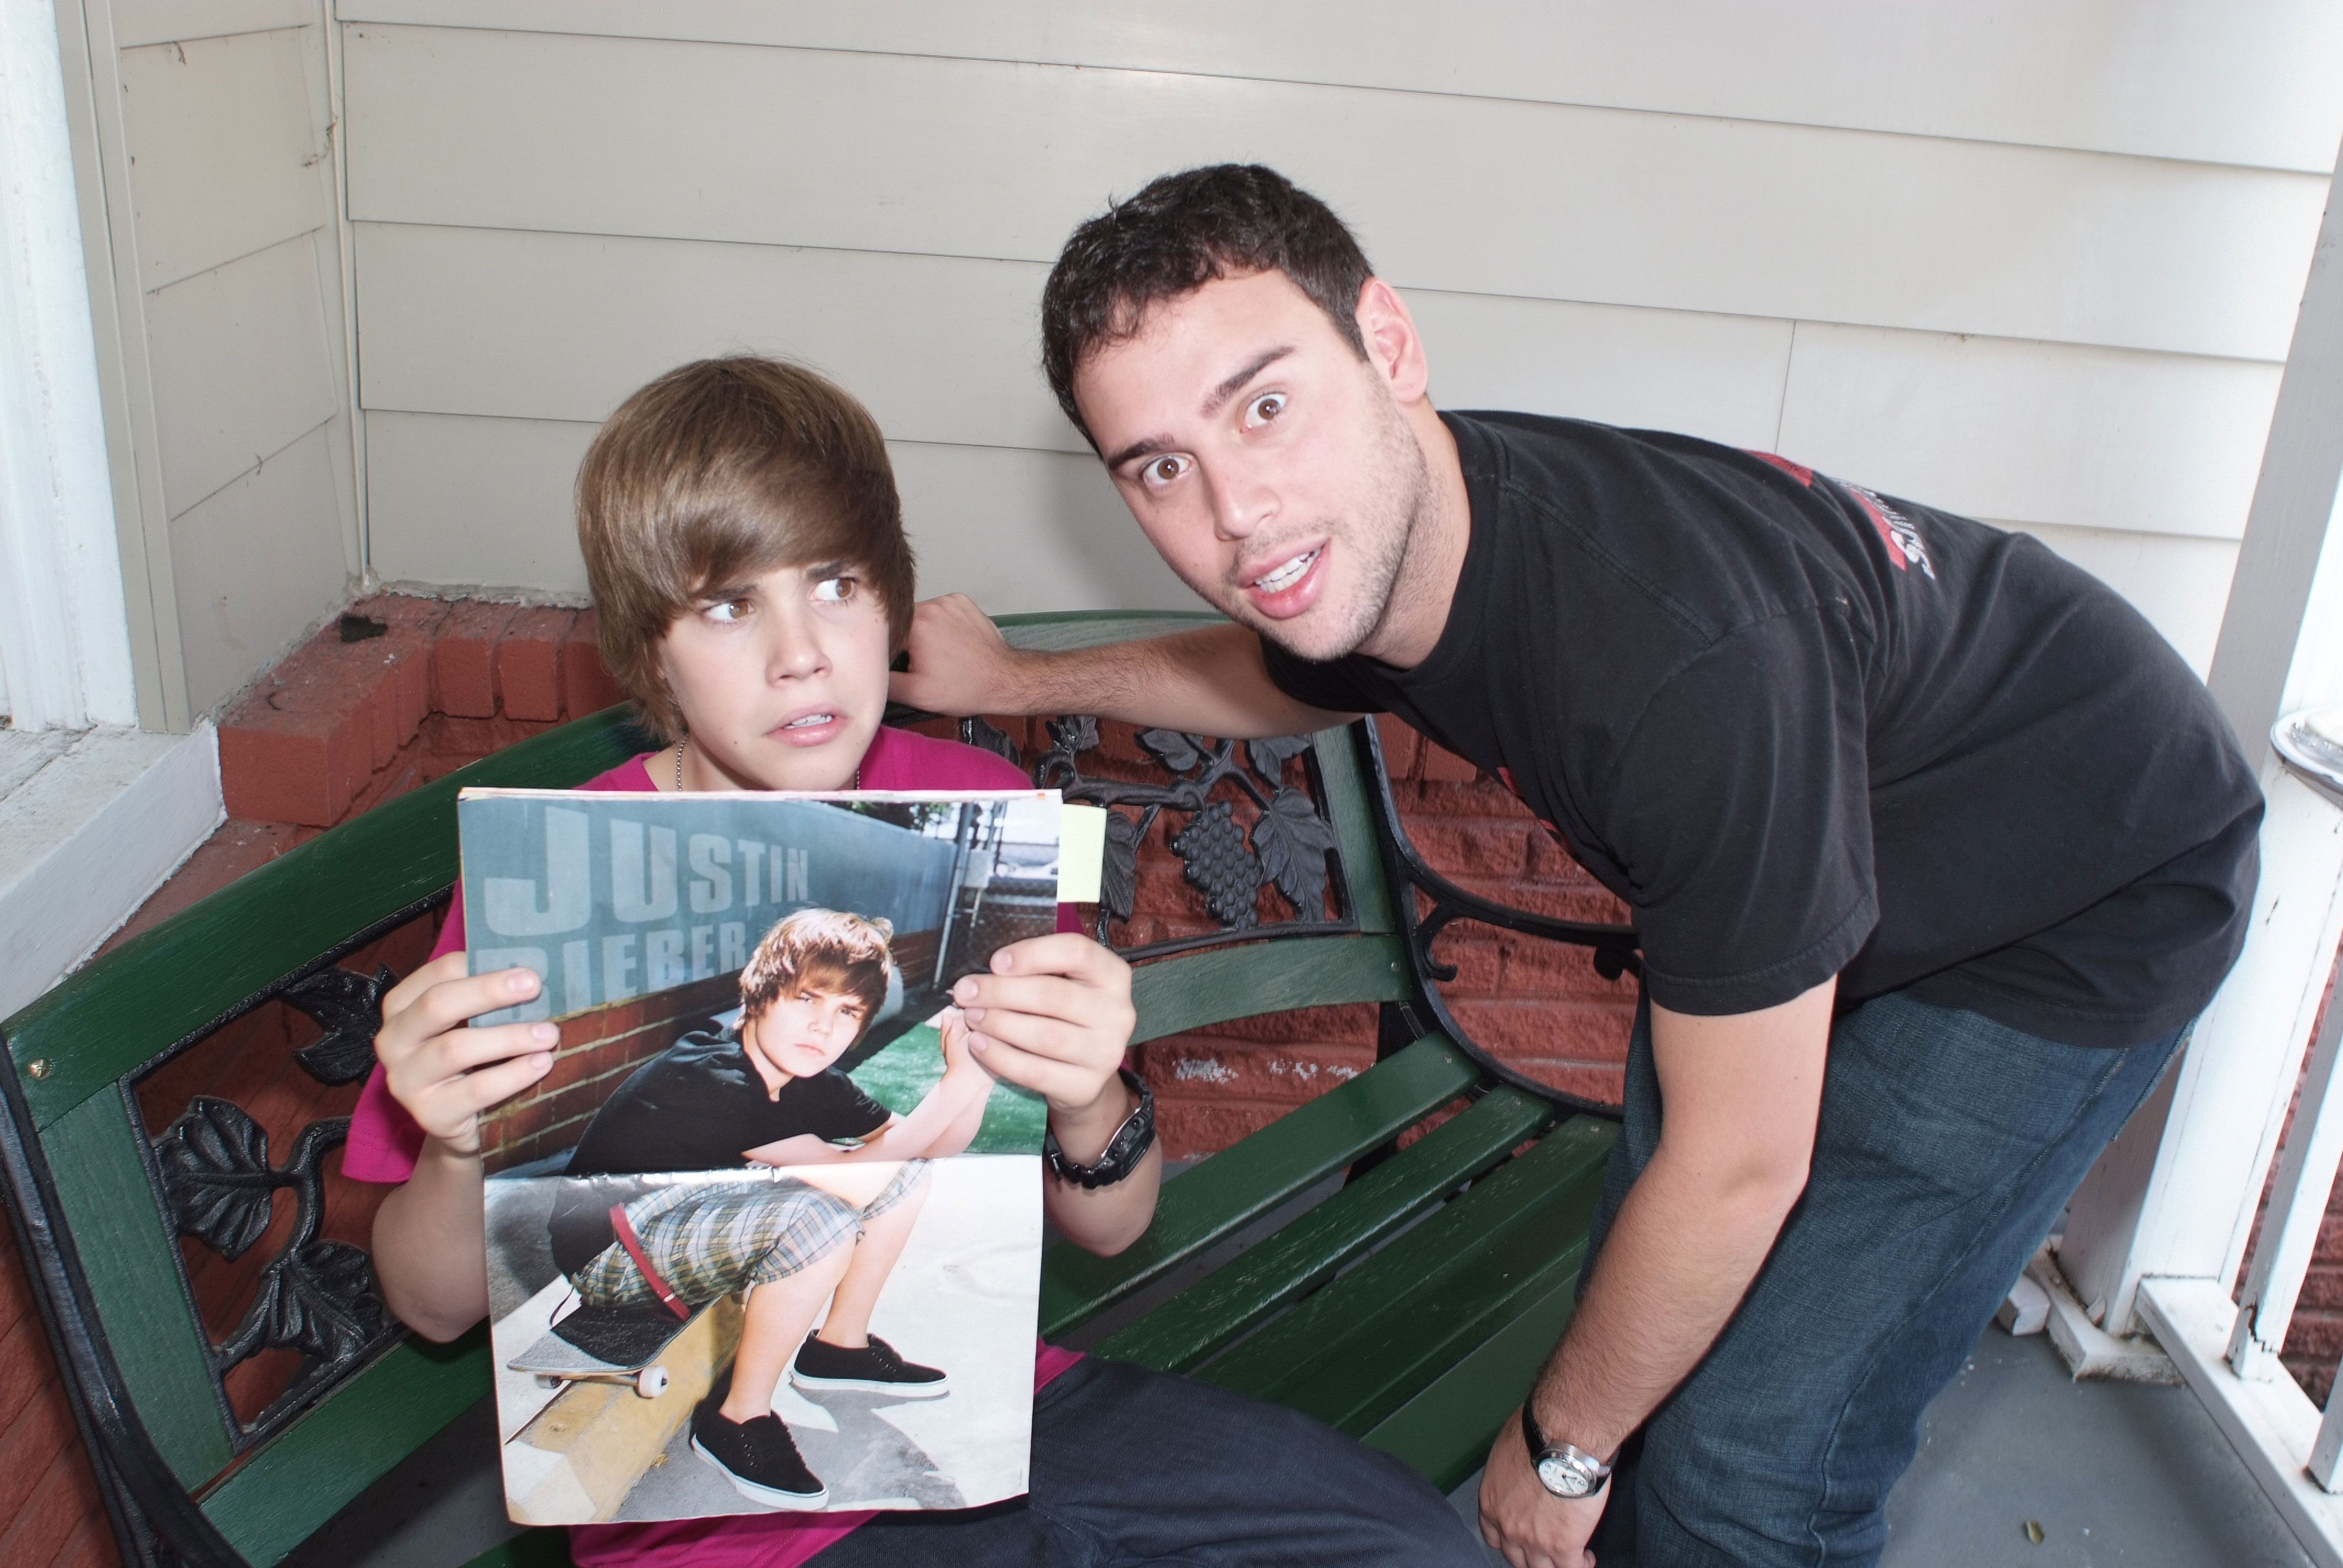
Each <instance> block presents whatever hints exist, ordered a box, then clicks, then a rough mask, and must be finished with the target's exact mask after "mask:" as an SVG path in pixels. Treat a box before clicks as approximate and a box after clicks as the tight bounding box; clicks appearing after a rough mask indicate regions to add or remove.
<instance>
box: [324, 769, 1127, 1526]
mask: <svg viewBox="0 0 2343 1568" xmlns="http://www.w3.org/2000/svg"><path fill="white" fill-rule="evenodd" d="M656 755H657V753H655V752H646V753H644V754H643V756H641V757H634V758H629V759H628V760H626V761H624V762H621V763H620V764H618V766H617V767H616V768H613V769H610V770H609V771H608V773H603V774H600V775H598V776H597V777H595V778H592V779H588V780H587V781H586V782H585V783H583V784H580V785H579V786H578V788H579V789H601V790H609V791H613V792H618V793H640V794H648V793H650V792H651V791H653V790H654V789H657V788H658V786H657V785H655V784H653V783H652V782H651V776H650V772H649V769H647V768H646V767H645V766H644V764H645V762H646V760H647V759H649V758H650V757H652V756H656ZM862 787H863V788H864V789H1030V788H1031V787H1032V780H1031V779H1027V778H1026V777H1025V776H1024V775H1023V774H1021V773H1020V772H1019V771H1018V770H1017V769H1016V768H1015V767H1014V766H1012V765H1011V763H1009V762H1007V761H1005V760H1003V759H1001V758H999V757H996V756H994V755H993V754H992V753H991V752H990V751H980V750H979V749H977V748H975V747H973V746H963V745H961V744H960V742H958V741H956V740H933V739H929V738H928V737H926V736H924V735H913V734H911V733H910V731H908V730H902V729H887V728H884V727H881V728H880V730H879V732H878V734H877V735H875V736H873V737H872V738H871V741H870V750H868V751H866V752H864V753H863V754H862ZM1058 929H1059V930H1061V931H1080V930H1081V929H1082V928H1081V920H1080V918H1079V917H1078V916H1077V915H1076V913H1075V911H1074V909H1073V906H1071V904H1061V905H1059V906H1058ZM463 946H464V903H463V900H461V899H460V898H459V899H458V900H456V902H455V903H453V904H452V905H450V906H449V907H448V910H447V920H446V922H445V923H444V924H442V925H441V926H440V928H439V940H438V941H437V943H435V944H434V945H433V947H432V949H431V956H432V958H434V959H437V958H440V957H443V956H445V955H446V954H448V953H452V952H458V951H460V950H462V949H463ZM422 1148H423V1129H421V1128H420V1127H417V1125H416V1124H415V1119H414V1118H413V1117H411V1116H409V1115H407V1111H406V1108H405V1107H404V1106H401V1105H400V1104H399V1103H398V1101H396V1100H393V1099H392V1098H391V1097H390V1090H389V1088H388V1086H387V1084H385V1083H384V1081H383V1076H382V1068H381V1067H380V1065H379V1064H377V1066H376V1068H375V1070H374V1071H373V1072H372V1073H371V1074H369V1075H368V1076H367V1081H366V1088H365V1089H363V1090H361V1091H359V1093H358V1103H357V1109H356V1110H355V1111H352V1112H351V1114H350V1132H349V1139H348V1141H347V1142H346V1143H344V1144H343V1146H342V1174H344V1175H345V1176H348V1177H352V1178H354V1179H356V1180H357V1181H384V1182H398V1181H406V1180H407V1178H408V1177H409V1176H412V1175H413V1174H414V1173H415V1157H416V1155H417V1153H419V1152H420V1151H422ZM1081 1359H1082V1358H1081V1353H1080V1352H1076V1351H1070V1350H1065V1349H1062V1348H1061V1347H1059V1346H1057V1345H1051V1344H1043V1345H1041V1346H1040V1347H1039V1349H1038V1350H1037V1351H1036V1352H1035V1354H1034V1359H1033V1386H1034V1387H1035V1388H1036V1389H1039V1388H1041V1386H1042V1385H1043V1384H1045V1383H1047V1382H1050V1381H1051V1379H1052V1378H1055V1377H1057V1376H1058V1375H1059V1374H1060V1373H1061V1372H1064V1371H1065V1370H1066V1369H1067V1368H1069V1367H1071V1366H1072V1365H1073V1364H1074V1363H1075V1362H1079V1361H1081ZM871 1513H872V1511H870V1510H868V1509H860V1510H844V1511H840V1512H839V1513H746V1514H728V1515H724V1516H720V1517H718V1518H713V1519H677V1520H669V1521H666V1522H663V1523H649V1524H580V1525H575V1526H572V1527H571V1529H570V1532H569V1554H570V1556H571V1558H572V1559H573V1560H574V1561H576V1562H577V1563H578V1564H579V1568H618V1565H621V1564H624V1565H625V1568H670V1565H677V1568H679V1565H680V1564H684V1563H690V1564H692V1565H693V1568H796V1565H797V1564H799V1563H804V1562H805V1561H807V1560H808V1559H809V1558H810V1557H812V1556H813V1555H814V1553H817V1552H820V1550H821V1549H822V1548H823V1547H825V1546H828V1545H830V1543H832V1542H835V1541H839V1540H842V1539H843V1538H844V1537H846V1536H847V1535H849V1534H850V1533H852V1532H853V1531H854V1530H855V1529H856V1528H857V1527H859V1526H860V1524H861V1523H863V1522H864V1521H865V1520H868V1519H870V1517H871Z"/></svg>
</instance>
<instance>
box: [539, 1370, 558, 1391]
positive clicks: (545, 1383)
mask: <svg viewBox="0 0 2343 1568" xmlns="http://www.w3.org/2000/svg"><path fill="white" fill-rule="evenodd" d="M533 1381H534V1382H536V1384H537V1386H538V1387H539V1388H559V1387H560V1386H561V1380H560V1379H559V1378H558V1377H550V1376H548V1375H547V1374H546V1373H544V1372H538V1374H537V1376H536V1378H535V1379H534V1380H533Z"/></svg>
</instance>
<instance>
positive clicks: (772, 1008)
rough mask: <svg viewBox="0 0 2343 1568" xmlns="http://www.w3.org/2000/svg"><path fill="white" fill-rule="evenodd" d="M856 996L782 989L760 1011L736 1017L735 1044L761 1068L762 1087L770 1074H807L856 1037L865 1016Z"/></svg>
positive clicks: (771, 1079) (775, 1086)
mask: <svg viewBox="0 0 2343 1568" xmlns="http://www.w3.org/2000/svg"><path fill="white" fill-rule="evenodd" d="M867 1016H868V1015H867V1011H866V1010H865V1009H864V1007H863V1005H862V999H861V998H860V997H857V996H849V995H846V994H844V993H843V992H840V991H822V990H804V991H799V992H796V993H794V994H793V993H791V992H789V991H783V992H782V993H781V994H780V995H779V996H777V997H775V998H774V999H773V1000H771V1001H770V1002H769V1003H767V1004H766V1006H765V1010H763V1011H762V1012H759V1013H756V1014H754V1015H752V1016H749V1017H744V1018H742V1019H741V1020H740V1046H741V1049H742V1050H746V1051H747V1052H748V1053H749V1057H750V1058H751V1059H752V1060H755V1061H757V1062H758V1063H759V1064H760V1065H761V1066H762V1067H763V1068H764V1069H765V1070H766V1071H765V1072H763V1073H762V1074H761V1076H763V1077H764V1078H765V1081H766V1084H767V1086H768V1088H769V1089H771V1090H772V1091H774V1092H776V1093H778V1092H779V1088H780V1085H779V1083H778V1082H777V1081H775V1080H776V1078H779V1079H789V1078H811V1077H812V1076H814V1074H816V1073H818V1072H820V1071H822V1070H825V1069H827V1068H828V1067H830V1065H831V1064H832V1063H833V1062H835V1061H837V1060H838V1059H839V1058H840V1057H841V1056H843V1055H845V1054H846V1048H847V1047H848V1046H850V1045H852V1044H853V1043H854V1042H855V1041H856V1040H859V1039H860V1038H861V1035H862V1025H863V1023H864V1022H865V1020H866V1019H867Z"/></svg>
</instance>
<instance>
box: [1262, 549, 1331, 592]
mask: <svg viewBox="0 0 2343 1568" xmlns="http://www.w3.org/2000/svg"><path fill="white" fill-rule="evenodd" d="M1325 548H1326V547H1325V546H1323V545H1320V546H1319V547H1318V548H1317V549H1314V550H1311V551H1309V552H1307V553H1306V554H1303V555H1298V556H1296V557H1294V558H1292V560H1290V561H1288V562H1286V563H1285V564H1284V565H1283V566H1282V567H1280V568H1277V569H1276V570H1275V571H1273V572H1268V573H1264V574H1263V575H1262V576H1261V577H1257V578H1253V579H1252V586H1253V587H1254V588H1258V589H1259V590H1260V591H1261V592H1262V593H1283V592H1284V591H1285V590H1286V589H1287V588H1292V586H1293V585H1294V584H1295V583H1298V582H1300V581H1301V580H1302V578H1303V577H1304V576H1306V575H1307V574H1308V572H1309V570H1310V568H1312V566H1314V565H1316V564H1317V560H1318V557H1319V555H1320V554H1321V553H1322V551H1323V550H1324V549H1325Z"/></svg>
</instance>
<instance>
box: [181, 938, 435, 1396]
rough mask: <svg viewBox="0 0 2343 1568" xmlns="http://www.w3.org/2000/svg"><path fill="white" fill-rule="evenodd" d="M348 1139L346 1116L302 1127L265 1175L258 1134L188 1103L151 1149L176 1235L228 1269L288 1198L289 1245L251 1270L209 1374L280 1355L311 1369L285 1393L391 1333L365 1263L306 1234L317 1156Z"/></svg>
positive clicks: (317, 1205)
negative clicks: (250, 1288) (249, 1293)
mask: <svg viewBox="0 0 2343 1568" xmlns="http://www.w3.org/2000/svg"><path fill="white" fill-rule="evenodd" d="M353 978H362V977H353ZM349 1131H350V1119H349V1118H348V1117H347V1116H334V1117H327V1118H326V1119H324V1120H322V1121H313V1122H311V1123H309V1125H307V1127H304V1128H303V1129H302V1130H301V1135H300V1136H299V1137H298V1138H297V1139H296V1140H294V1143H293V1152H292V1154H291V1156H290V1157H288V1158H287V1160H286V1161H285V1163H284V1164H282V1165H271V1164H270V1163H269V1162H268V1133H267V1130H266V1129H265V1128H263V1127H262V1126H261V1125H260V1123H259V1122H257V1121H254V1120H253V1118H252V1117H251V1116H250V1115H249V1114H247V1113H246V1111H245V1110H244V1109H243V1107H241V1106H239V1105H236V1103H235V1102H233V1101H226V1100H217V1099H214V1098H213V1097H212V1096H210V1095H197V1096H196V1098H195V1099H194V1100H192V1101H189V1102H188V1105H187V1109H186V1113H185V1114H184V1115H182V1116H181V1117H180V1118H179V1119H178V1120H177V1121H174V1122H172V1123H171V1125H170V1126H169V1127H168V1128H167V1129H166V1130H165V1131H164V1133H163V1135H162V1137H160V1138H158V1139H156V1141H155V1158H156V1163H157V1164H158V1165H159V1166H160V1167H161V1170H162V1178H163V1195H164V1199H165V1201H166V1203H167V1204H168V1205H169V1211H170V1215H171V1219H172V1221H173V1223H174V1224H175V1225H176V1227H177V1230H178V1232H179V1234H181V1235H183V1236H193V1237H195V1238H196V1240H198V1241H202V1242H203V1243H204V1244H205V1245H206V1246H207V1247H209V1248H211V1249H212V1250H213V1251H216V1252H217V1253H219V1254H220V1255H221V1256H222V1257H224V1258H226V1259H229V1260H231V1261H233V1260H234V1259H236V1258H237V1257H239V1256H241V1255H242V1254H243V1253H244V1252H245V1251H247V1250H249V1249H250V1248H251V1246H252V1245H253V1243H254V1242H256V1241H259V1240H260V1238H261V1237H262V1236H263V1235H264V1234H266V1231H267V1230H268V1224H269V1220H270V1218H271V1215H272V1212H273V1209H272V1201H273V1200H274V1198H275V1196H276V1193H277V1190H278V1189H279V1188H290V1189H292V1191H293V1194H294V1199H295V1206H294V1222H293V1234H292V1236H291V1237H290V1238H289V1239H288V1240H287V1241H286V1243H285V1245H284V1246H283V1247H282V1248H280V1249H279V1250H278V1251H277V1255H276V1256H275V1257H273V1258H271V1259H270V1260H269V1261H268V1262H267V1263H266V1265H265V1266H264V1267H263V1268H262V1270H261V1271H260V1288H259V1291H258V1293H257V1294H256V1296H255V1297H254V1299H253V1302H252V1304H251V1305H250V1306H249V1307H247V1308H246V1310H245V1313H244V1317H243V1320H242V1321H241V1322H238V1323H237V1324H236V1331H235V1332H233V1333H231V1334H230V1335H228V1337H227V1338H226V1340H223V1341H221V1342H219V1343H217V1344H215V1345H213V1346H212V1347H211V1350H212V1367H213V1371H214V1372H215V1373H216V1374H217V1375H223V1376H224V1375H225V1374H226V1372H227V1371H228V1370H229V1369H230V1368H232V1367H234V1366H236V1365H237V1364H238V1363H239V1362H244V1361H246V1360H247V1359H249V1358H250V1357H252V1356H254V1355H256V1354H258V1353H259V1352H262V1351H264V1350H290V1351H296V1352H299V1353H301V1354H303V1355H306V1356H309V1357H311V1358H313V1359H314V1360H315V1362H317V1365H316V1366H315V1367H313V1368H312V1369H310V1371H309V1372H307V1373H306V1374H304V1378H303V1379H302V1380H301V1384H299V1385H297V1386H302V1385H306V1384H307V1383H308V1382H314V1381H316V1380H318V1379H326V1380H330V1379H332V1378H334V1377H336V1376H338V1375H339V1374H340V1373H341V1372H344V1371H346V1370H347V1368H348V1367H349V1366H350V1365H352V1364H354V1362H355V1361H356V1359H357V1357H358V1356H360V1355H361V1354H363V1353H364V1352H366V1351H367V1349H368V1347H370V1346H372V1345H375V1344H377V1343H378V1342H381V1341H382V1340H383V1339H384V1338H385V1337H386V1336H387V1334H388V1333H389V1332H392V1330H393V1328H394V1327H395V1325H394V1324H393V1323H392V1322H391V1320H390V1318H389V1316H388V1314H387V1312H385V1310H384V1308H383V1303H382V1296H381V1292H380V1291H379V1290H378V1289H377V1287H376V1284H375V1278H374V1265H373V1263H372V1262H371V1261H369V1260H368V1258H367V1255H366V1253H365V1252H364V1251H362V1250H360V1249H359V1248H357V1247H353V1246H351V1245H349V1244H348V1243H347V1242H343V1241H325V1240H321V1239H320V1238H319V1236H318V1234H317V1231H318V1227H319V1224H320V1223H321V1221H323V1219H324V1216H325V1208H326V1174H325V1159H326V1155H327V1153H328V1152H329V1151H332V1150H334V1149H337V1148H338V1147H340V1146H341V1144H342V1142H343V1141H344V1140H345V1139H347V1137H348V1136H349Z"/></svg>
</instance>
